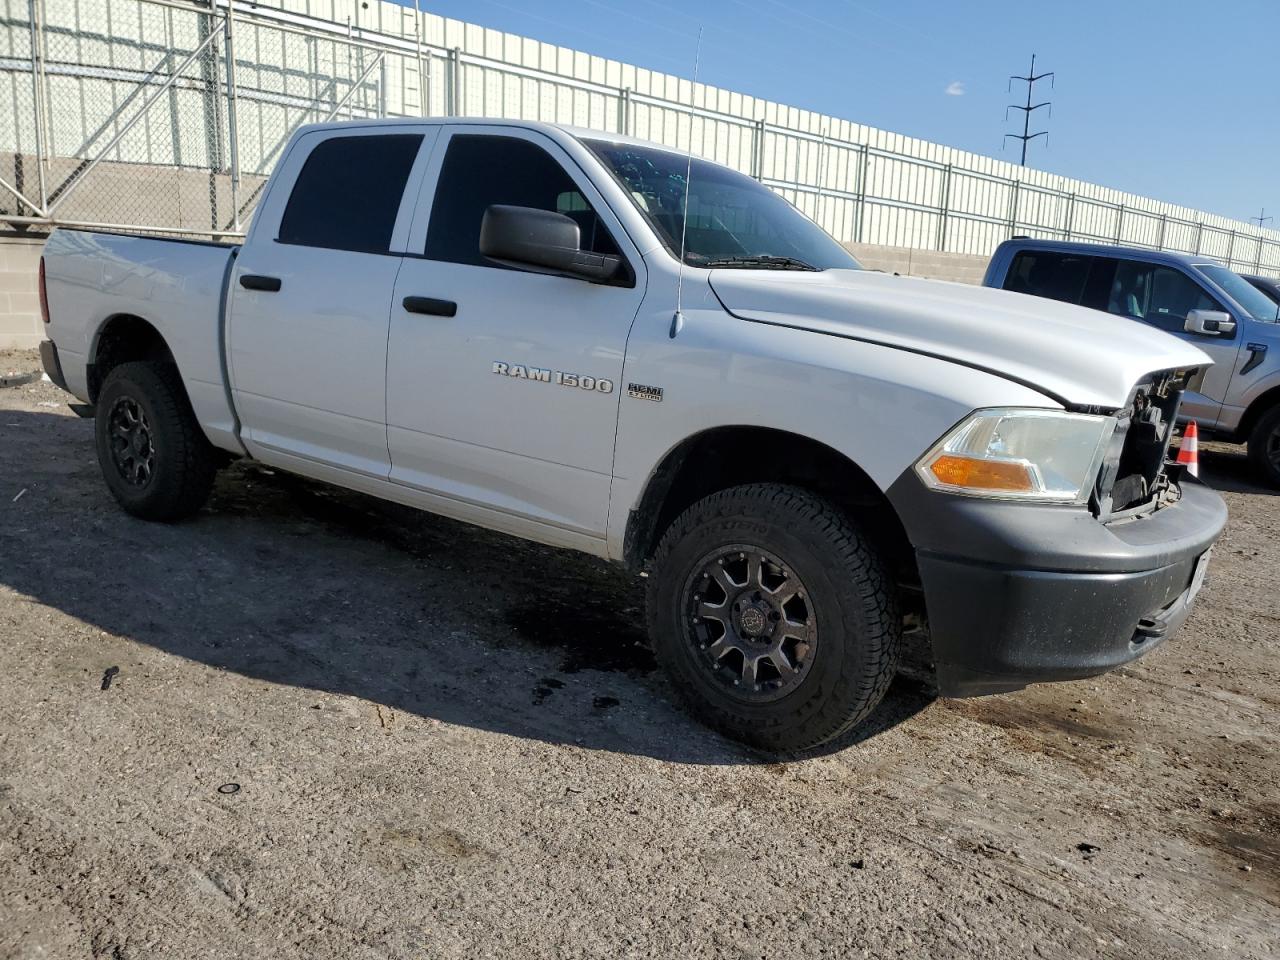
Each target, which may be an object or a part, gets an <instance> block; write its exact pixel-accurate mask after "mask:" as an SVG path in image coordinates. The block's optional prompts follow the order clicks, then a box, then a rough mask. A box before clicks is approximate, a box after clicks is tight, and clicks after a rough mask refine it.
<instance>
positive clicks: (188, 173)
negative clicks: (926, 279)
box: [0, 0, 1280, 275]
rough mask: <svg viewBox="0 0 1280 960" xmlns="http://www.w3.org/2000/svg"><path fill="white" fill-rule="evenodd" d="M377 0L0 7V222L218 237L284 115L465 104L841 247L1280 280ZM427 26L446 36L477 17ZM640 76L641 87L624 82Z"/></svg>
mask: <svg viewBox="0 0 1280 960" xmlns="http://www.w3.org/2000/svg"><path fill="white" fill-rule="evenodd" d="M373 2H374V3H378V2H379V0H373ZM296 5H297V4H291V8H292V7H294V6H296ZM360 6H362V7H367V4H361V5H360ZM352 9H353V12H355V13H356V14H357V18H358V16H359V9H357V8H356V7H355V6H354V5H353V6H352ZM393 9H394V10H395V11H396V12H395V14H394V15H395V16H398V17H400V26H399V27H398V28H397V32H387V31H386V30H385V29H383V30H371V29H368V28H362V27H360V26H358V25H356V24H353V23H352V22H350V21H348V22H347V23H346V24H342V23H338V22H334V21H332V20H324V19H320V18H316V17H310V16H306V15H303V14H299V13H295V12H288V11H285V10H279V9H272V8H269V7H267V6H264V5H262V4H249V3H240V2H236V3H235V5H234V7H232V5H231V0H208V2H192V3H182V2H178V0H0V97H2V98H3V99H4V102H5V103H9V104H12V109H11V110H3V109H0V220H7V221H9V222H10V223H11V224H13V225H15V226H19V227H23V226H27V227H47V226H50V225H57V224H66V225H76V224H79V225H93V226H103V227H111V228H117V229H126V230H140V231H147V232H158V233H176V234H196V235H202V236H212V237H215V238H236V237H239V236H242V235H243V231H244V227H245V224H246V223H247V222H248V220H249V218H250V217H251V216H252V211H253V207H254V205H255V203H256V202H257V199H258V197H259V194H260V192H261V189H262V186H263V184H264V183H265V181H266V177H267V176H268V175H269V174H270V171H271V168H272V167H273V165H274V164H275V162H276V160H277V159H278V158H279V156H280V152H281V150H282V149H283V147H284V145H285V143H286V142H287V141H288V139H289V137H290V135H291V134H292V133H293V131H295V130H296V129H297V128H298V127H299V126H300V125H302V124H304V123H313V122H317V121H325V120H331V119H363V118H371V117H413V116H486V117H509V118H519V119H529V120H543V121H549V122H555V123H564V124H571V125H574V126H578V127H584V128H589V129H592V130H599V131H604V132H609V133H622V134H627V135H630V136H635V137H639V138H642V139H646V140H653V141H656V142H659V143H663V144H666V145H668V146H672V147H676V148H679V149H681V150H685V149H692V150H693V151H694V152H695V153H697V154H698V155H701V156H704V157H707V158H708V159H711V160H716V161H718V162H720V163H724V164H727V165H729V166H731V167H734V168H735V169H738V170H741V171H743V172H745V173H748V174H750V175H752V176H754V177H756V178H758V179H760V180H761V181H762V182H763V183H765V184H767V185H769V186H770V187H772V188H773V189H774V190H776V191H778V192H779V193H780V194H782V195H783V196H784V197H786V198H787V199H788V200H790V201H791V202H792V203H794V204H795V205H796V206H797V207H798V208H799V209H800V210H802V211H803V212H804V213H806V214H808V215H809V216H810V217H812V218H813V219H814V220H816V221H817V222H818V223H820V224H821V225H822V226H823V227H824V228H825V229H826V230H827V231H828V232H830V233H831V234H832V235H833V236H834V237H835V238H836V239H838V240H841V241H843V242H847V243H868V244H880V245H887V246H898V247H912V248H915V249H921V250H934V251H942V252H950V253H967V254H977V255H987V254H990V252H991V251H992V250H993V249H994V248H995V246H996V245H997V244H998V243H1000V242H1001V241H1002V240H1005V239H1007V238H1008V237H1010V236H1013V235H1028V236H1033V237H1044V238H1055V239H1076V240H1088V241H1096V242H1103V243H1122V244H1128V245H1133V246H1142V247H1149V248H1155V249H1166V250H1176V251H1182V252H1186V253H1200V254H1205V255H1207V256H1211V257H1214V258H1216V259H1219V260H1221V261H1223V262H1225V263H1228V264H1230V265H1231V266H1232V267H1234V268H1236V269H1240V270H1244V271H1247V272H1260V273H1269V274H1273V275H1280V234H1276V233H1275V232H1274V231H1264V230H1258V229H1254V228H1252V227H1250V226H1249V225H1247V224H1244V223H1236V222H1234V221H1228V220H1225V219H1224V218H1221V217H1214V216H1211V215H1208V214H1205V215H1199V216H1198V215H1195V214H1194V212H1193V211H1186V210H1185V208H1179V207H1174V206H1172V205H1169V204H1162V203H1159V202H1158V201H1154V200H1147V199H1145V198H1138V197H1134V198H1131V202H1129V203H1126V202H1114V201H1112V200H1108V199H1103V198H1101V197H1100V196H1099V194H1107V195H1116V194H1114V192H1113V191H1107V190H1105V189H1104V188H1098V187H1093V186H1092V185H1089V184H1082V183H1078V182H1076V181H1069V180H1066V179H1065V178H1060V177H1057V178H1055V177H1051V176H1049V175H1045V174H1041V173H1039V172H1038V171H1031V170H1027V171H1019V172H1017V173H1015V174H1014V175H1012V176H1006V175H1001V174H1000V173H997V172H993V169H994V168H997V167H1004V168H1005V169H1008V168H1007V165H1002V164H999V163H998V162H996V161H990V160H986V159H985V158H979V157H975V156H973V155H970V154H961V153H960V152H959V151H951V150H948V149H947V148H942V147H937V146H936V145H927V144H926V145H924V147H928V148H930V149H929V150H925V151H922V150H921V145H920V143H919V142H918V141H915V142H913V143H914V147H913V148H912V149H911V150H908V149H906V148H905V146H904V148H903V149H902V150H895V149H886V148H884V147H883V146H877V145H873V143H872V142H867V141H862V142H860V141H859V139H858V138H857V137H854V136H852V135H850V133H849V132H850V131H851V130H854V129H863V128H856V125H853V124H850V123H848V122H847V121H839V120H834V119H832V118H816V120H815V115H813V114H803V119H802V118H801V113H802V112H800V111H794V110H790V109H789V108H783V107H780V106H778V105H770V106H771V108H772V109H771V110H761V109H759V107H758V105H759V102H758V101H753V102H752V103H753V104H755V106H753V107H752V108H751V109H752V110H753V111H755V113H756V115H747V108H746V107H744V106H743V104H744V103H745V101H746V100H748V99H749V98H744V97H741V96H740V95H737V94H732V93H730V92H728V91H723V90H716V89H715V88H709V87H703V86H700V85H699V86H696V87H695V85H693V84H691V83H689V82H688V81H685V80H680V79H678V78H675V77H670V76H665V75H661V74H651V73H649V72H648V71H640V70H638V69H637V68H629V67H624V66H623V65H621V64H616V63H612V62H610V61H603V60H601V59H599V58H594V57H589V56H588V55H587V54H583V53H579V52H577V51H566V50H564V49H563V48H550V49H552V50H554V51H556V55H555V57H554V58H553V62H551V63H547V62H545V59H546V58H545V57H542V56H539V57H534V58H532V62H531V58H530V57H528V56H525V55H523V54H521V53H520V52H519V50H518V49H512V47H513V44H512V42H514V41H521V38H514V37H511V36H510V35H505V34H497V32H496V31H483V34H484V35H485V36H486V37H487V36H489V35H496V36H498V37H500V38H501V40H502V53H501V55H497V56H495V55H493V53H492V52H490V51H489V46H488V44H487V43H480V44H479V45H478V46H479V48H483V49H484V51H485V52H484V53H478V52H476V49H477V45H476V44H470V43H465V44H454V45H446V44H444V43H441V42H428V40H427V32H426V31H425V30H424V26H423V25H424V18H423V17H422V16H421V14H419V13H418V12H417V11H416V10H414V9H413V8H408V9H404V8H399V7H397V8H393ZM388 16H389V15H388V14H381V20H380V21H379V22H380V23H383V24H384V25H385V21H386V19H387V17H388ZM436 20H437V22H443V23H448V24H452V25H453V26H454V27H455V28H457V29H456V30H455V34H454V35H455V36H458V35H459V31H460V35H461V36H462V37H463V38H467V37H470V36H472V34H473V33H474V32H475V31H478V30H479V28H475V27H473V25H468V24H457V23H456V22H453V21H447V22H445V21H439V18H436ZM437 33H440V36H444V34H443V33H441V32H440V31H437ZM436 39H437V41H438V39H439V38H438V37H437V38H436ZM521 42H522V43H524V44H529V43H532V41H521ZM537 46H539V47H540V48H546V47H547V45H537ZM509 50H510V51H511V52H508V51H509ZM640 74H643V75H644V78H645V83H644V84H640V83H638V82H636V83H634V85H629V84H628V83H627V79H628V78H632V79H633V80H636V79H637V78H638V77H639V75H640ZM641 86H643V87H644V89H643V90H641V89H639V87H641ZM815 125H816V126H815ZM898 139H903V138H898ZM921 152H924V153H926V154H929V155H926V156H922V155H920V154H921ZM934 156H936V158H933V157H934ZM948 157H950V158H952V159H950V160H949V159H948ZM956 158H959V159H958V160H957V159H956ZM1037 181H1039V182H1037ZM1044 181H1053V182H1054V183H1055V184H1061V185H1054V186H1047V185H1045V183H1044ZM1126 196H1127V195H1126Z"/></svg>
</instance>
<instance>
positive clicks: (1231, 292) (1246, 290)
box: [1196, 263, 1276, 323]
mask: <svg viewBox="0 0 1280 960" xmlns="http://www.w3.org/2000/svg"><path fill="white" fill-rule="evenodd" d="M1196 269H1197V270H1199V271H1200V272H1201V273H1203V274H1204V275H1205V276H1206V277H1208V278H1209V279H1210V280H1212V281H1213V282H1214V283H1216V284H1217V285H1218V286H1219V287H1221V288H1222V289H1223V290H1225V291H1226V292H1227V296H1229V297H1230V298H1231V299H1232V300H1234V301H1235V302H1236V303H1238V304H1240V306H1242V307H1244V308H1245V310H1246V311H1247V312H1248V314H1249V316H1251V317H1253V319H1255V320H1262V321H1263V322H1265V323H1274V322H1275V320H1276V301H1273V300H1272V299H1271V298H1270V297H1268V296H1267V295H1266V294H1265V293H1264V292H1263V291H1262V290H1260V289H1258V287H1257V285H1256V284H1253V283H1250V282H1249V281H1248V280H1246V279H1245V278H1244V277H1242V276H1240V274H1238V273H1235V272H1234V271H1231V270H1228V269H1227V268H1226V267H1220V266H1218V265H1217V264H1216V263H1202V264H1200V265H1198V266H1197V267H1196Z"/></svg>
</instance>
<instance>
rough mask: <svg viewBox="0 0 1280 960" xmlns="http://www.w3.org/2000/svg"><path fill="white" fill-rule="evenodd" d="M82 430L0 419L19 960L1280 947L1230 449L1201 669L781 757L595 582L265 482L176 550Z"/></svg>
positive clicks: (3, 889)
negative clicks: (836, 749) (695, 688)
mask: <svg viewBox="0 0 1280 960" xmlns="http://www.w3.org/2000/svg"><path fill="white" fill-rule="evenodd" d="M24 365H25V367H26V368H28V369H29V368H30V367H31V366H32V365H33V358H32V356H31V355H30V354H23V355H16V354H9V355H0V373H3V372H4V370H6V369H12V368H14V367H15V366H17V367H23V366H24ZM67 400H68V398H67V396H66V395H65V394H63V393H61V392H60V391H58V390H57V389H55V388H54V387H52V386H51V385H49V384H47V383H33V384H27V385H19V386H13V387H7V388H4V389H0V445H2V448H3V456H2V457H0V650H2V651H3V660H2V661H0V957H3V958H37V957H39V958H64V957H65V958H78V957H107V958H112V960H134V958H143V957H146V958H165V960H175V958H193V957H209V956H217V957H246V958H249V957H251V958H264V957H271V958H277V957H286V958H292V957H298V958H304V957H305V958H344V960H345V958H375V957H387V958H408V957H413V958H479V957H501V958H512V957H661V958H671V957H682V958H683V957H727V958H759V957H770V958H774V957H832V958H835V957H841V958H843V957H850V956H874V957H904V958H905V957H910V958H922V957H931V958H938V957H1000V956H1018V957H1021V956H1041V957H1063V958H1066V957H1072V958H1077V957H1094V956H1107V957H1124V958H1146V957H1170V958H1173V957H1177V958H1186V957H1202V956H1215V957H1222V956H1225V957H1232V958H1245V957H1248V958H1264V957H1265V958H1271V957H1276V956H1278V955H1280V795H1278V793H1280V792H1278V790H1277V786H1278V784H1280V759H1278V758H1277V744H1278V743H1280V683H1278V681H1280V653H1278V652H1277V640H1278V639H1280V599H1278V598H1277V593H1278V590H1277V586H1276V572H1277V570H1278V569H1280V568H1278V566H1277V561H1280V543H1278V541H1277V536H1276V532H1277V530H1280V497H1278V496H1277V495H1276V493H1275V492H1272V491H1267V490H1263V489H1260V488H1257V487H1254V486H1252V485H1250V482H1249V479H1248V476H1249V475H1248V471H1247V469H1246V466H1245V464H1244V461H1243V457H1242V455H1241V453H1240V452H1239V451H1238V450H1235V449H1233V448H1220V449H1215V451H1214V452H1211V453H1209V454H1208V455H1207V457H1206V460H1207V470H1206V473H1207V477H1208V479H1209V480H1210V482H1211V483H1213V484H1214V485H1215V486H1217V487H1219V488H1220V489H1222V490H1223V491H1224V493H1225V495H1226V497H1227V499H1228V500H1229V502H1230V507H1231V522H1230V526H1229V527H1228V531H1227V534H1226V536H1225V538H1224V540H1223V541H1222V543H1221V544H1220V546H1219V547H1218V549H1217V552H1216V554H1215V560H1214V563H1213V566H1212V567H1211V568H1210V575H1209V577H1210V579H1209V582H1208V584H1207V586H1206V588H1205V590H1204V592H1203V593H1202V594H1201V600H1200V602H1199V605H1198V608H1197V610H1196V612H1195V614H1194V615H1193V617H1192V618H1191V620H1190V621H1189V623H1188V625H1187V627H1186V628H1185V630H1184V632H1183V633H1182V634H1181V635H1180V636H1179V637H1178V638H1177V639H1176V640H1175V641H1173V642H1171V643H1170V644H1168V645H1166V646H1165V647H1164V648H1162V649H1160V650H1158V651H1156V652H1154V653H1153V654H1152V655H1151V656H1149V657H1148V658H1146V659H1145V660H1143V661H1140V662H1139V663H1137V664H1136V665H1134V666H1132V667H1131V668H1128V669H1125V670H1121V671H1118V672H1117V673H1115V674H1112V675H1110V676H1107V677H1103V678H1101V679H1098V680H1093V681H1084V682H1080V683H1072V684H1064V685H1056V686H1049V687H1040V688H1033V689H1031V690H1028V691H1025V692H1023V693H1019V694H1016V695H1010V696H1002V697H996V698H989V699H983V700H971V701H937V702H931V701H930V700H929V699H928V698H927V697H926V696H924V695H923V694H922V693H921V692H920V691H919V688H917V687H913V686H912V685H910V684H909V683H907V682H899V683H897V684H895V687H894V688H893V690H892V691H891V693H890V697H889V699H888V700H887V701H886V703H885V705H884V706H883V707H882V708H881V710H880V711H879V713H878V714H877V715H876V716H875V718H874V722H873V724H872V725H871V728H870V730H869V731H868V735H867V736H866V738H865V739H864V740H863V741H862V742H860V743H858V744H857V745H855V746H853V747H851V748H849V749H846V750H844V751H842V752H840V753H836V754H832V755H828V756H824V757H820V758H816V759H811V760H806V761H803V762H794V763H773V762H769V761H767V760H765V759H763V758H760V757H758V756H755V755H753V754H751V753H749V752H746V751H744V750H743V749H741V748H739V747H737V746H735V745H733V744H731V743H728V742H726V741H724V740H722V739H720V738H719V737H717V736H716V735H714V734H712V733H710V732H708V731H707V730H705V729H703V728H701V727H699V726H698V725H696V724H695V723H693V722H692V721H690V720H688V719H687V718H686V717H685V715H684V714H683V713H682V712H681V711H680V710H679V708H678V707H677V706H676V705H675V704H674V703H673V702H672V700H671V698H670V695H669V692H668V690H667V687H666V685H665V684H664V682H663V678H662V675H661V674H660V673H659V672H657V671H656V670H655V669H654V666H653V662H652V659H651V658H650V656H649V654H648V653H647V651H646V650H645V648H644V646H643V644H644V636H643V633H642V630H641V626H640V624H641V616H640V609H639V604H640V591H639V590H638V589H637V584H636V583H635V582H633V581H631V580H630V579H628V578H626V577H624V576H622V575H621V574H619V573H618V572H616V571H614V570H612V569H611V568H609V567H607V566H606V565H604V564H602V563H598V562H596V561H593V560H590V559H588V558H584V557H580V556H577V555H574V554H569V553H563V552H558V551H553V550H548V549H543V548H541V547H536V546H532V545H529V544H525V543H522V542H519V541H515V540H511V539H509V538H506V537H502V536H498V535H495V534H489V533H485V532H481V531H477V530H474V529H471V528H468V527H464V526H462V525H459V524H456V523H452V522H448V521H445V520H441V519H436V518H432V517H430V516H426V515H421V514H414V513H411V512H408V511H404V510H401V509H397V508H393V507H389V506H384V505H382V504H380V503H378V502H376V501H372V500H369V499H367V498H364V497H360V496H357V495H354V494H349V493H345V492H341V491H336V490H331V489H327V488H322V487H319V486H316V485H313V484H310V483H307V482H303V481H299V480H294V479H291V478H289V477H287V476H284V475H281V474H278V473H272V472H269V471H266V470H264V469H261V468H257V467H253V466H243V465H241V466H237V467H235V468H233V469H230V470H228V471H225V472H224V473H223V475H222V476H221V477H220V479H219V482H218V485H217V489H216V491H215V494H214V496H213V498H212V501H211V502H210V504H209V506H208V508H207V509H206V510H205V511H203V512H202V513H201V514H200V515H199V516H198V517H197V518H196V519H194V520H192V521H190V522H186V523H182V524H179V525H176V526H168V527H166V526H154V525H148V524H145V523H142V522H139V521H136V520H132V519H130V518H128V517H126V516H125V515H124V514H123V513H121V511H119V510H118V509H117V508H116V507H115V505H114V503H112V502H111V501H110V499H109V497H108V495H107V492H106V490H105V488H104V487H103V485H102V483H101V481H100V479H99V476H98V467H97V463H96V460H95V458H94V453H93V446H92V424H91V421H89V420H84V419H79V418H78V417H77V416H75V414H74V413H73V412H72V411H71V410H69V409H68V407H67V405H66V402H67ZM117 669H118V672H115V673H113V674H112V677H111V680H112V682H111V683H110V685H109V688H108V689H103V685H104V676H105V675H106V674H107V673H110V672H111V671H114V670H117Z"/></svg>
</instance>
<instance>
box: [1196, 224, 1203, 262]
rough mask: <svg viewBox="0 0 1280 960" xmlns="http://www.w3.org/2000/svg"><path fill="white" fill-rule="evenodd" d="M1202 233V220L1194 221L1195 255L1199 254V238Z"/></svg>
mask: <svg viewBox="0 0 1280 960" xmlns="http://www.w3.org/2000/svg"><path fill="white" fill-rule="evenodd" d="M1203 235H1204V221H1203V220H1200V221H1198V222H1197V223H1196V249H1195V254H1196V256H1199V255H1200V238H1201V237H1202V236H1203Z"/></svg>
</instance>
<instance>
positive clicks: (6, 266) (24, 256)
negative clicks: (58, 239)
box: [0, 236, 44, 348]
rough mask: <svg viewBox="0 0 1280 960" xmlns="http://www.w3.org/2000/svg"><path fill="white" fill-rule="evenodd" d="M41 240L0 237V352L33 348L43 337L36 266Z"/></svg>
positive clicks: (41, 246)
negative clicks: (8, 348) (9, 348)
mask: <svg viewBox="0 0 1280 960" xmlns="http://www.w3.org/2000/svg"><path fill="white" fill-rule="evenodd" d="M43 247H44V237H43V236H31V237H15V236H0V348H5V347H34V346H35V345H36V344H38V343H39V342H40V341H41V339H43V337H44V329H43V327H44V324H42V323H41V322H40V294H39V293H38V292H37V290H36V275H37V265H38V264H39V262H40V251H41V249H42V248H43Z"/></svg>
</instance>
